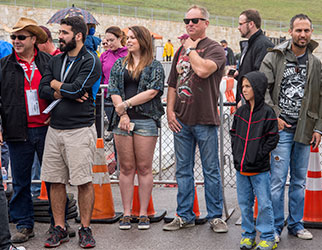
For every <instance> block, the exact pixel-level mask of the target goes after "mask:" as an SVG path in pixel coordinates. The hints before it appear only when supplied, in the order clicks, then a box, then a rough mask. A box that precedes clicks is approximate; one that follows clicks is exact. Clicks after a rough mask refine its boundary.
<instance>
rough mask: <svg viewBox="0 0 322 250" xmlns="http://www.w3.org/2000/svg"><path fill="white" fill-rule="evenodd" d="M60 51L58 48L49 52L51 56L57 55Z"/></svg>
mask: <svg viewBox="0 0 322 250" xmlns="http://www.w3.org/2000/svg"><path fill="white" fill-rule="evenodd" d="M61 53H62V52H61V51H60V50H59V49H56V50H55V51H54V52H53V53H51V55H52V56H55V55H59V54H61Z"/></svg>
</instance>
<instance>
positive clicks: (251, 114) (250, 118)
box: [240, 111, 253, 172]
mask: <svg viewBox="0 0 322 250" xmlns="http://www.w3.org/2000/svg"><path fill="white" fill-rule="evenodd" d="M252 116H253V111H250V114H249V122H248V127H247V135H246V139H245V148H244V153H243V158H242V160H241V164H240V172H243V164H244V160H245V155H246V148H247V141H248V135H249V128H250V124H251V123H252Z"/></svg>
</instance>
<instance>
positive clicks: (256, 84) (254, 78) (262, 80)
mask: <svg viewBox="0 0 322 250" xmlns="http://www.w3.org/2000/svg"><path fill="white" fill-rule="evenodd" d="M244 78H247V80H248V81H249V83H250V84H251V85H252V88H253V92H254V99H255V106H254V111H255V110H256V109H257V108H260V107H261V106H262V105H263V104H264V100H265V92H266V89H267V85H268V83H267V78H266V76H265V74H264V73H262V72H259V71H252V72H249V73H247V74H245V75H244V76H243V79H244ZM247 104H248V105H250V104H249V102H248V101H247Z"/></svg>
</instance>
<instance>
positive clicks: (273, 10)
mask: <svg viewBox="0 0 322 250" xmlns="http://www.w3.org/2000/svg"><path fill="white" fill-rule="evenodd" d="M195 3H197V4H199V5H203V6H205V7H207V9H208V10H209V12H210V14H211V18H212V19H211V23H212V24H215V25H220V26H234V27H237V23H238V16H239V14H240V12H241V11H243V10H245V9H248V8H255V9H257V10H259V12H260V13H261V16H262V19H264V20H266V21H265V22H263V28H264V29H265V28H266V29H274V30H279V29H280V30H283V31H287V29H288V22H289V20H290V19H291V17H292V16H293V15H295V14H298V13H305V14H307V15H309V16H310V17H311V19H312V21H313V25H316V26H315V27H316V31H319V33H321V32H322V15H321V10H322V0H310V1H308V0H229V1H227V0H197V1H192V0H176V1H174V0H0V4H10V5H15V4H16V5H23V6H33V7H40V8H57V9H61V8H66V7H67V6H71V5H72V4H75V6H77V7H80V8H84V9H87V10H90V11H92V12H97V13H104V14H112V15H123V16H136V17H141V18H153V19H157V20H160V19H161V20H174V21H181V20H182V17H183V13H184V12H185V11H186V10H187V8H188V7H189V6H190V5H192V4H195ZM118 6H120V7H118ZM225 17H229V18H225ZM232 17H233V18H234V19H232ZM280 21H281V23H280Z"/></svg>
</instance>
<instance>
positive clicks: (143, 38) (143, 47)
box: [124, 26, 153, 79]
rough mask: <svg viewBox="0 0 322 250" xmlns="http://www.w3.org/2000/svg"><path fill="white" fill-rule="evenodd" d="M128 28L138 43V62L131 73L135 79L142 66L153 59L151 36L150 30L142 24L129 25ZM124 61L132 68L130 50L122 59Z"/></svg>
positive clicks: (132, 60) (148, 63)
mask: <svg viewBox="0 0 322 250" xmlns="http://www.w3.org/2000/svg"><path fill="white" fill-rule="evenodd" d="M129 30H131V31H132V32H133V34H134V36H135V38H136V39H137V40H138V42H139V45H140V62H139V64H138V65H137V67H136V68H135V70H134V71H133V72H132V73H131V75H132V77H133V78H135V79H137V78H138V77H139V76H140V74H141V72H142V70H143V69H144V67H145V66H147V65H150V64H151V63H152V61H153V49H152V36H151V34H150V31H149V30H148V29H147V28H145V27H143V26H132V27H129ZM126 62H127V63H128V66H129V68H132V69H133V68H134V59H133V55H132V53H131V52H130V51H129V53H128V55H127V56H126V57H125V59H124V63H126Z"/></svg>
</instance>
